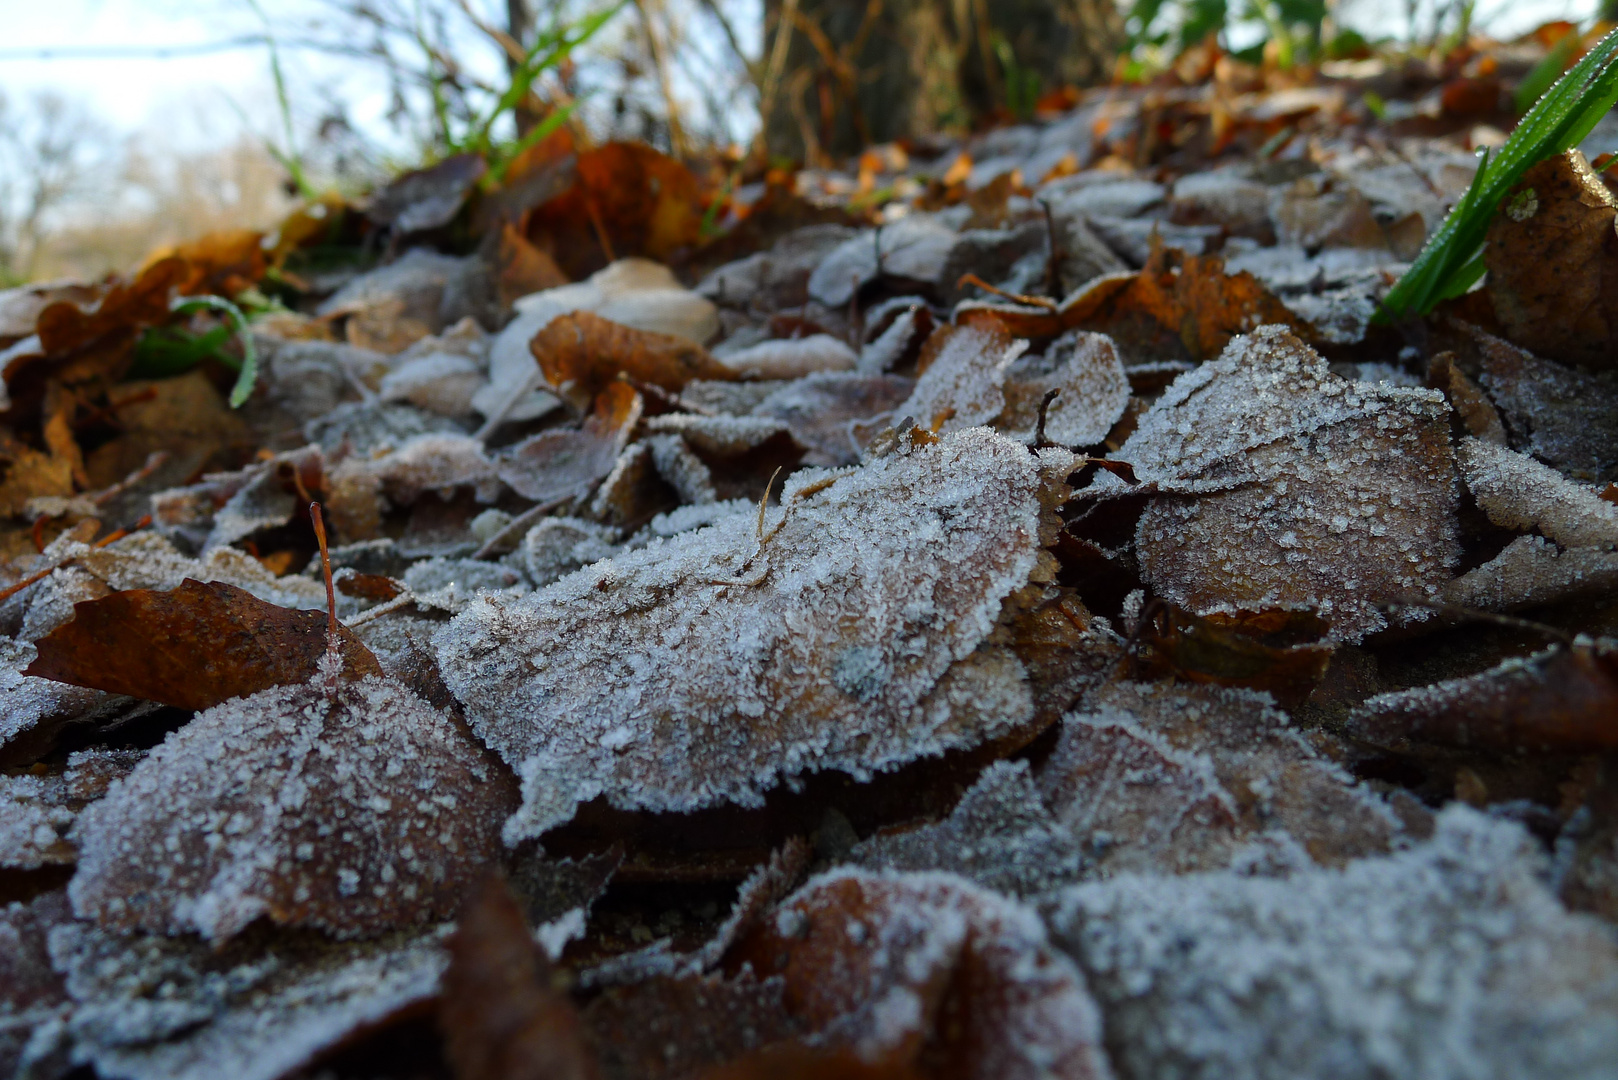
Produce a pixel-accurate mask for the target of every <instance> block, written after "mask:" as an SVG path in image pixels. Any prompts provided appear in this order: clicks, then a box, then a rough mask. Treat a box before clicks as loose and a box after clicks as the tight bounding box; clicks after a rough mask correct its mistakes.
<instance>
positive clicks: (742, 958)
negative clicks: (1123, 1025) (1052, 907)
mask: <svg viewBox="0 0 1618 1080" xmlns="http://www.w3.org/2000/svg"><path fill="white" fill-rule="evenodd" d="M727 962H728V963H729V964H730V965H735V966H739V965H741V964H750V965H751V966H752V970H753V971H754V973H755V974H757V975H758V976H759V977H761V978H766V979H768V978H773V977H777V976H779V977H781V978H782V979H784V980H785V983H786V987H785V998H784V1000H785V1004H786V1009H787V1012H788V1014H789V1015H791V1016H792V1017H793V1018H795V1019H796V1020H798V1021H799V1022H800V1023H802V1024H804V1025H805V1026H806V1027H807V1028H809V1029H810V1030H811V1031H813V1032H815V1033H816V1036H817V1041H819V1042H820V1043H822V1044H823V1045H830V1046H846V1047H849V1048H851V1049H853V1050H854V1052H855V1053H856V1054H858V1055H859V1057H861V1058H862V1059H864V1060H865V1061H866V1062H867V1063H871V1064H883V1063H889V1064H909V1063H914V1064H915V1065H917V1066H920V1067H921V1068H922V1069H924V1070H926V1071H928V1072H931V1071H932V1070H933V1069H938V1070H940V1071H941V1072H944V1073H945V1074H946V1075H951V1076H959V1077H982V1078H984V1080H988V1078H991V1077H993V1078H1004V1080H1014V1078H1020V1077H1030V1078H1031V1077H1067V1078H1073V1080H1080V1078H1090V1077H1094V1078H1097V1080H1100V1078H1102V1077H1108V1076H1110V1075H1111V1070H1110V1069H1109V1068H1108V1065H1107V1061H1106V1056H1105V1054H1104V1052H1103V1051H1102V1049H1101V1017H1100V1014H1099V1013H1098V1012H1097V1010H1096V1008H1095V1006H1094V1004H1093V1003H1092V1002H1091V1001H1090V997H1089V994H1088V993H1087V992H1086V991H1085V987H1084V981H1083V979H1082V978H1081V977H1080V976H1079V974H1078V972H1077V971H1076V970H1075V969H1074V968H1073V967H1072V966H1071V965H1070V964H1069V963H1067V962H1066V961H1065V960H1064V959H1063V958H1062V957H1061V956H1060V955H1058V954H1056V953H1054V951H1053V950H1052V949H1051V948H1050V946H1049V945H1048V944H1047V943H1046V940H1045V928H1044V927H1043V926H1042V925H1041V924H1040V922H1039V920H1038V918H1036V917H1035V915H1034V913H1033V912H1032V911H1031V910H1029V909H1027V908H1025V907H1023V906H1022V905H1020V904H1018V903H1016V902H1015V901H1012V900H1008V899H1006V898H1004V897H1000V896H997V895H995V894H994V893H990V892H985V891H983V890H981V889H979V888H977V887H976V886H974V885H971V884H970V883H968V882H966V881H965V880H964V879H961V878H957V877H954V876H952V875H948V874H873V873H870V872H869V871H863V870H834V871H831V872H829V873H826V874H822V875H821V876H819V877H817V878H815V879H813V880H811V881H810V882H809V883H808V884H807V885H805V886H804V887H803V888H802V889H801V890H799V891H798V893H796V894H795V895H794V896H792V897H789V898H788V899H787V900H786V901H785V902H783V903H782V904H781V906H780V907H779V908H777V909H776V912H775V914H774V917H773V918H770V919H766V920H765V921H764V922H763V923H761V924H760V925H759V926H758V928H757V929H756V930H755V931H754V932H753V933H752V934H750V935H749V936H747V937H746V938H744V939H743V940H742V941H741V942H739V943H738V944H737V945H736V947H735V948H734V949H733V950H732V951H731V953H730V956H729V957H728V961H727Z"/></svg>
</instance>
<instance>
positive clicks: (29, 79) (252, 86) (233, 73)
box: [0, 0, 1595, 145]
mask: <svg viewBox="0 0 1618 1080" xmlns="http://www.w3.org/2000/svg"><path fill="white" fill-rule="evenodd" d="M489 2H492V0H485V3H489ZM760 3H761V5H762V0H760ZM1345 5H1346V6H1345V9H1344V19H1345V21H1346V22H1348V23H1350V24H1353V25H1358V26H1360V27H1370V28H1373V29H1377V30H1381V31H1383V32H1386V31H1388V30H1396V29H1398V28H1400V27H1401V26H1402V24H1403V12H1404V2H1403V0H1345ZM265 6H266V8H267V9H268V10H270V11H272V12H274V13H275V16H276V18H277V19H278V20H279V19H288V20H291V19H294V18H296V17H299V16H303V15H306V14H307V13H309V12H310V11H313V10H315V6H314V0H265ZM502 6H503V5H502ZM1594 7H1595V0H1481V2H1480V5H1479V20H1480V21H1482V22H1486V23H1487V24H1488V25H1489V26H1490V28H1491V29H1492V30H1493V31H1494V32H1495V33H1497V34H1501V35H1502V36H1504V35H1510V34H1514V33H1519V32H1522V31H1524V30H1527V29H1530V28H1532V27H1533V26H1535V25H1538V24H1539V23H1541V22H1544V21H1546V20H1548V19H1554V18H1587V17H1589V16H1590V15H1591V14H1592V13H1593V11H1594ZM0 9H3V11H4V26H5V33H4V36H3V37H0V53H5V54H14V53H15V52H16V51H24V50H30V49H43V48H51V47H63V46H79V47H86V46H89V47H114V48H121V47H129V46H145V47H163V46H167V47H183V46H188V45H197V44H203V43H209V42H218V41H221V40H224V39H227V38H231V37H234V36H236V35H241V34H251V33H254V32H256V31H257V30H258V29H259V28H260V24H259V22H258V19H257V17H256V16H255V15H254V14H253V12H252V10H251V8H250V7H249V6H248V5H247V4H246V3H245V0H0ZM752 32H753V33H754V34H755V35H756V34H757V28H756V23H755V24H754V27H753V29H752ZM285 62H286V64H287V67H288V70H289V72H290V73H291V74H292V75H294V77H295V78H296V79H301V80H305V81H315V82H320V83H324V84H327V85H331V86H334V87H336V88H339V89H340V90H341V92H342V97H343V99H344V100H346V101H348V102H349V103H350V104H351V106H352V118H353V119H354V120H355V121H356V122H357V123H359V124H360V125H362V126H364V125H366V124H368V123H369V122H370V121H371V120H372V119H374V118H375V117H377V116H380V114H381V111H382V110H383V109H384V108H385V107H386V99H385V96H384V94H383V87H382V82H381V80H380V78H379V77H377V76H376V74H375V73H374V72H371V71H367V70H365V65H356V64H353V63H352V62H344V61H340V60H336V59H333V58H331V57H321V56H315V55H311V54H309V53H294V54H290V55H288V56H287V57H286V60H285ZM270 85H271V84H270V80H269V66H268V60H267V57H266V55H265V52H264V50H263V48H262V47H257V48H244V49H235V50H231V51H226V52H216V53H209V54H204V55H197V56H183V55H182V56H171V57H165V58H162V59H145V58H142V59H134V58H113V59H108V58H99V59H51V60H41V59H16V58H13V56H11V55H6V56H4V57H3V58H0V90H3V91H5V92H7V93H8V94H12V95H16V94H18V93H19V92H21V93H27V92H28V91H29V90H31V89H33V88H36V87H48V88H52V89H56V90H60V91H62V92H64V93H67V94H69V95H73V96H76V97H79V98H80V99H82V100H84V101H85V102H86V104H87V105H88V106H89V107H90V108H91V109H92V110H93V112H94V113H95V114H96V115H97V116H98V117H99V118H100V119H101V120H102V121H103V122H104V123H106V124H108V125H109V126H110V127H111V128H113V129H114V130H115V131H117V132H121V133H125V132H133V131H137V130H140V129H142V128H146V127H149V126H150V125H153V124H157V125H161V126H162V128H163V130H164V132H165V134H166V135H167V136H169V137H170V138H172V139H174V140H175V141H177V142H180V143H182V144H183V143H190V144H193V145H196V144H209V143H212V144H217V143H219V142H222V141H228V140H229V139H230V138H231V137H232V136H233V135H234V134H235V133H236V132H237V131H239V130H240V127H241V121H240V120H239V119H238V117H237V115H236V113H235V111H234V110H233V109H232V108H231V107H230V105H229V104H228V103H227V102H226V101H225V100H224V99H225V96H227V95H228V96H229V97H230V98H231V99H233V100H235V101H236V102H238V103H239V104H241V105H242V106H243V108H244V109H245V110H246V112H247V113H248V114H249V116H250V117H251V118H252V120H253V122H254V123H256V124H259V125H262V126H264V127H268V126H270V125H272V124H273V123H274V121H275V117H276V113H275V108H274V102H273V98H272V97H271V91H270Z"/></svg>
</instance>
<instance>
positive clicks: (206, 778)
mask: <svg viewBox="0 0 1618 1080" xmlns="http://www.w3.org/2000/svg"><path fill="white" fill-rule="evenodd" d="M367 655H369V654H367ZM336 675H337V670H336V667H335V664H334V663H331V662H327V663H323V664H322V666H321V670H320V672H318V673H317V676H316V678H315V679H314V680H313V681H311V682H308V683H305V684H303V685H297V686H281V687H275V688H273V689H269V690H262V691H259V692H258V693H256V694H253V695H250V696H248V697H244V698H238V699H234V700H232V701H228V702H226V703H225V704H223V705H219V706H215V707H214V708H212V709H209V710H207V711H206V712H203V713H200V714H199V715H198V716H197V717H196V718H195V719H194V720H192V721H191V722H190V723H189V724H188V725H186V726H185V727H184V728H182V729H181V730H180V731H178V732H177V733H175V734H174V735H171V736H170V737H169V738H168V739H167V740H166V741H165V742H164V743H163V745H161V746H159V747H158V748H157V749H155V750H153V751H152V752H151V754H150V755H148V756H147V757H146V758H145V759H144V760H143V761H142V762H141V763H140V764H139V765H138V766H136V767H135V770H134V771H133V772H132V773H130V774H129V776H127V777H125V778H124V779H123V780H120V781H118V782H117V783H116V784H114V785H113V787H112V789H111V790H110V791H109V792H108V793H107V796H106V798H104V799H102V800H101V801H100V802H97V803H95V804H94V805H93V806H91V807H90V808H89V809H88V810H86V811H85V812H84V813H83V814H81V815H80V817H79V821H78V824H77V825H76V826H75V827H74V833H73V839H74V840H75V841H76V842H77V843H78V845H79V872H78V874H77V875H76V876H75V877H74V879H73V882H72V885H71V888H70V893H71V895H72V898H73V907H74V910H75V911H76V912H78V913H79V915H80V916H82V917H84V918H91V919H94V920H96V921H97V922H98V923H100V924H101V925H103V926H106V927H110V928H113V929H118V930H128V929H133V928H137V927H138V928H142V929H145V930H148V931H151V932H154V933H156V932H162V933H170V934H173V933H181V932H185V931H195V932H197V933H200V934H202V935H203V936H205V937H207V938H209V939H211V940H212V941H215V942H219V941H223V940H225V939H227V938H230V937H232V936H233V935H235V934H237V933H239V932H241V930H243V929H244V928H245V927H246V926H247V925H248V924H249V923H251V922H253V920H255V919H257V918H260V917H262V916H268V917H269V918H270V919H271V920H272V921H274V922H276V923H278V924H281V925H286V926H309V927H317V928H319V929H322V930H325V931H327V932H329V933H332V934H334V935H336V936H338V937H356V936H366V935H375V934H378V933H381V932H383V931H386V930H391V929H396V928H400V927H406V926H411V925H414V924H418V923H421V922H424V921H426V920H429V919H442V918H445V917H447V916H449V915H451V914H453V913H454V911H455V909H456V907H457V906H458V905H459V903H460V901H461V900H462V898H463V896H464V894H465V892H466V890H467V888H468V887H469V886H470V885H471V884H472V883H473V882H474V881H477V880H478V879H479V878H481V876H482V875H483V874H485V873H486V872H487V870H488V867H489V866H490V865H492V864H493V863H494V862H495V860H496V859H498V857H499V838H498V828H499V823H500V821H501V819H502V818H504V816H505V815H506V814H507V813H509V812H510V810H511V808H512V805H513V789H512V784H511V780H510V777H509V774H507V773H505V772H504V770H502V769H501V768H500V767H499V765H498V764H497V763H494V762H492V761H491V760H490V759H489V758H488V757H487V756H486V755H485V753H484V752H483V750H482V748H481V747H480V746H478V745H477V744H476V743H475V742H473V741H472V740H471V739H470V738H469V737H468V736H467V735H466V733H465V732H464V731H463V730H462V729H461V728H460V727H458V726H457V725H456V724H455V723H453V722H452V721H451V720H450V719H449V718H448V717H447V716H446V715H445V714H443V713H441V712H439V711H438V710H436V709H433V708H432V707H430V706H428V705H427V704H426V703H424V702H423V701H421V699H419V698H417V697H415V696H414V695H412V694H411V693H410V692H409V691H407V690H405V689H404V688H403V687H402V686H400V685H399V684H397V683H393V682H389V681H386V680H383V679H381V678H378V677H376V676H367V677H366V678H363V679H360V680H358V681H355V682H346V683H345V682H338V681H336ZM339 822H340V823H341V824H336V823H339Z"/></svg>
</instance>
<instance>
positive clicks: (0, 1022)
mask: <svg viewBox="0 0 1618 1080" xmlns="http://www.w3.org/2000/svg"><path fill="white" fill-rule="evenodd" d="M72 917H73V912H72V909H71V908H70V907H69V906H68V902H67V894H66V893H65V892H63V891H62V890H60V889H58V890H54V891H52V892H47V893H44V894H42V895H40V896H38V897H35V898H34V899H33V900H31V901H29V902H28V903H26V904H20V903H10V904H6V905H4V906H0V1070H5V1071H7V1072H9V1073H11V1074H12V1075H24V1073H23V1072H22V1063H23V1061H24V1059H25V1058H27V1059H30V1060H29V1062H28V1064H29V1065H30V1066H32V1067H33V1068H35V1069H37V1070H38V1071H39V1072H40V1073H46V1072H51V1071H56V1070H61V1071H64V1072H65V1071H66V1070H67V1067H68V1066H67V1063H66V1062H65V1061H63V1060H61V1059H62V1058H63V1057H65V1055H62V1054H59V1053H52V1052H51V1048H47V1047H46V1046H41V1045H38V1044H35V1045H30V1044H31V1042H32V1039H31V1036H32V1035H33V1033H34V1032H35V1031H36V1030H37V1029H39V1028H42V1027H44V1026H46V1025H49V1024H53V1023H59V1022H60V1019H61V1016H62V1013H63V1011H64V1006H66V1005H67V1003H68V996H67V988H66V987H65V986H64V985H63V980H62V976H61V974H60V973H59V972H57V971H56V970H55V969H54V968H53V967H52V966H51V955H50V950H49V946H48V944H47V942H48V939H49V936H50V931H51V928H52V927H53V926H56V925H59V924H61V923H64V922H67V921H69V920H70V919H71V918H72ZM40 1042H41V1043H43V1042H46V1040H43V1039H42V1040H40ZM42 1058H43V1059H44V1060H43V1061H42V1060H41V1059H42Z"/></svg>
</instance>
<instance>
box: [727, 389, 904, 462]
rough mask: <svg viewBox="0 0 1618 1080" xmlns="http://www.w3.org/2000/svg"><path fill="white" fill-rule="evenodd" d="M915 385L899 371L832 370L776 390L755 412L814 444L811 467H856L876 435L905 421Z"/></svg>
mask: <svg viewBox="0 0 1618 1080" xmlns="http://www.w3.org/2000/svg"><path fill="white" fill-rule="evenodd" d="M914 388H915V382H914V380H911V379H904V378H900V377H899V376H897V375H858V374H854V373H852V372H827V373H824V374H819V375H810V376H808V377H807V378H803V379H798V380H795V381H793V382H790V383H788V384H787V385H785V386H783V387H781V388H780V389H779V390H775V391H773V392H772V393H771V394H770V395H769V396H768V397H766V398H765V399H764V400H763V401H762V402H761V403H759V405H758V406H757V407H756V408H754V409H753V412H752V414H753V415H754V416H760V417H765V418H768V419H773V420H780V421H781V422H783V423H785V424H786V426H787V429H788V430H789V431H791V433H792V437H793V439H795V440H796V441H797V442H798V443H799V444H800V445H802V446H805V447H807V448H808V452H807V453H806V454H804V456H803V463H804V464H805V465H821V466H828V467H833V468H835V467H837V466H840V465H854V464H856V463H858V462H859V460H860V455H861V454H863V453H864V452H865V447H866V444H868V443H869V442H870V441H871V439H872V437H873V436H875V435H876V433H877V432H878V431H880V430H882V429H883V428H885V427H889V426H891V425H892V424H893V423H894V422H895V421H897V420H898V419H899V414H898V409H899V408H900V407H901V406H902V405H903V404H904V402H905V400H906V399H908V398H909V397H910V394H911V392H912V390H913V389H914Z"/></svg>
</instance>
